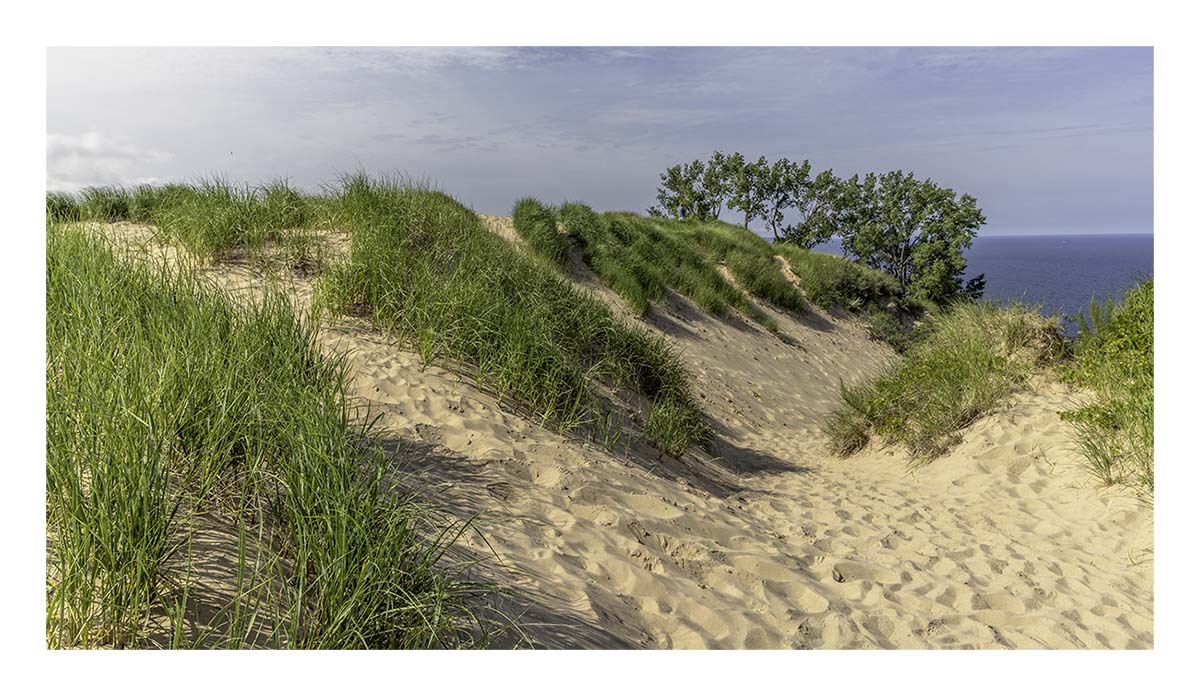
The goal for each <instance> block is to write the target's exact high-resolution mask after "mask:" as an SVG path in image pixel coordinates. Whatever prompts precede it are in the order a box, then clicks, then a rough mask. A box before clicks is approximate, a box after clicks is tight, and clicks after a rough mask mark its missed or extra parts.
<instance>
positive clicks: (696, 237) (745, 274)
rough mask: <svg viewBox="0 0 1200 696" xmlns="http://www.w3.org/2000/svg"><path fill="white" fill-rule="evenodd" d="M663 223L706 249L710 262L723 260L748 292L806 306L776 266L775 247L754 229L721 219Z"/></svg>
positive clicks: (789, 307) (783, 303)
mask: <svg viewBox="0 0 1200 696" xmlns="http://www.w3.org/2000/svg"><path fill="white" fill-rule="evenodd" d="M663 224H666V225H668V226H675V227H681V228H682V229H681V230H680V232H681V233H682V234H684V235H685V236H687V237H688V238H690V239H691V240H692V241H693V242H694V243H696V244H697V245H698V246H699V247H700V248H701V249H703V250H704V251H706V252H707V253H708V256H709V258H710V259H711V260H712V261H714V262H717V263H724V264H725V266H726V267H727V268H728V269H729V272H730V273H732V274H733V277H734V278H737V281H738V283H739V284H740V285H741V286H742V287H743V288H745V289H746V291H747V292H749V293H750V294H751V295H754V296H755V297H758V298H760V299H763V300H765V301H767V302H770V303H771V304H773V305H775V306H776V307H782V308H783V309H787V310H791V311H793V312H804V311H805V310H806V309H807V308H808V305H807V303H806V302H805V301H804V296H803V295H802V294H801V293H800V291H799V290H798V289H797V288H796V286H795V285H794V284H793V283H792V281H790V280H788V278H787V276H785V275H784V274H783V271H782V270H781V269H780V268H779V264H778V262H777V261H776V260H775V251H774V248H773V247H772V246H771V245H770V244H769V243H767V241H766V240H765V239H763V238H761V237H759V236H758V235H756V234H754V233H753V232H751V231H749V230H747V229H745V228H742V227H738V226H736V225H730V224H727V223H724V222H708V223H702V224H691V225H686V224H680V223H671V222H668V221H664V223H663Z"/></svg>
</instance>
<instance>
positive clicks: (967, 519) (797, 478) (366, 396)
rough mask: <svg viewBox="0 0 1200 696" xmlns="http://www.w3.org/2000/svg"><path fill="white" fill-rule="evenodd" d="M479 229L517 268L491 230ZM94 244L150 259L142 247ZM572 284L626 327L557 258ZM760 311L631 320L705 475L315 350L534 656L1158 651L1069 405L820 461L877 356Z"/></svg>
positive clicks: (1148, 531)
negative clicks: (457, 521)
mask: <svg viewBox="0 0 1200 696" xmlns="http://www.w3.org/2000/svg"><path fill="white" fill-rule="evenodd" d="M485 221H486V222H487V223H488V225H489V228H491V229H493V231H496V232H497V233H498V234H500V235H501V236H502V237H504V238H505V239H507V240H508V241H510V242H511V243H515V244H519V243H520V242H519V239H518V237H517V236H516V235H515V234H513V233H512V231H511V222H510V220H508V219H507V218H503V217H495V216H488V217H486V218H485ZM104 233H105V234H107V235H109V236H111V237H116V238H120V239H124V240H126V241H128V240H141V241H142V242H145V243H146V244H145V246H144V248H145V249H146V251H147V253H151V254H155V253H160V252H158V251H156V250H154V249H151V247H154V246H155V245H153V244H150V243H149V242H147V240H148V239H149V238H150V234H151V233H152V230H150V229H149V228H146V227H139V226H136V225H130V224H117V225H111V226H105V230H104ZM343 246H344V245H343ZM331 248H332V249H333V252H332V253H334V254H336V253H337V248H338V245H337V243H336V240H334V242H333V243H332V244H331ZM204 272H205V274H206V275H208V276H209V277H211V278H213V279H214V280H216V281H217V282H219V283H220V284H222V285H223V286H224V287H226V288H228V289H230V290H231V291H232V292H246V293H255V292H257V291H260V290H261V289H262V288H264V287H265V285H266V284H268V283H273V282H282V283H285V284H286V286H287V287H288V288H289V290H290V292H291V293H292V295H293V297H294V298H295V299H296V302H297V304H298V306H301V307H306V306H307V305H308V303H309V300H310V299H311V297H312V292H313V282H314V281H313V279H312V278H311V277H309V276H297V275H292V274H290V273H287V272H283V273H274V274H268V273H263V272H261V270H260V269H258V268H257V267H256V266H254V265H253V264H246V263H230V262H224V263H216V264H212V265H210V266H207V267H205V269H204ZM567 272H568V274H569V275H570V276H571V278H572V279H573V280H574V281H575V282H576V283H577V284H578V285H580V286H581V287H583V288H585V289H586V290H588V291H589V292H592V293H594V294H596V295H597V296H599V297H600V298H601V299H603V300H604V301H605V302H606V303H607V304H608V305H609V306H610V307H613V308H614V309H615V310H617V311H619V312H620V313H621V315H622V316H624V317H625V318H626V319H627V320H629V321H634V320H635V319H634V318H633V316H632V314H631V313H630V312H629V311H628V310H627V309H625V308H624V304H623V302H622V301H621V300H620V298H618V297H616V296H615V295H613V294H612V293H611V291H609V290H608V289H607V288H606V287H604V285H603V284H602V283H600V282H599V281H598V279H596V278H595V277H594V276H593V275H591V272H590V271H589V270H588V269H587V268H586V266H584V265H583V264H582V262H581V261H580V260H579V258H578V252H577V250H571V254H570V258H569V259H568V265H567ZM755 302H756V304H757V305H758V306H759V308H760V309H761V310H762V311H763V312H765V313H767V314H768V315H769V316H771V317H772V318H773V319H775V321H776V322H777V323H778V326H779V331H778V334H772V333H771V332H769V331H767V330H765V329H763V328H761V327H759V326H756V325H753V324H751V323H749V322H747V321H745V320H744V319H742V318H738V317H736V316H734V317H727V318H724V319H718V318H714V317H712V316H710V315H708V314H705V313H704V312H702V311H700V310H699V309H698V308H697V307H695V306H694V305H693V304H692V303H691V302H690V301H689V300H687V299H686V298H683V297H681V296H679V295H676V294H674V293H671V292H668V294H667V297H666V301H665V302H664V303H662V304H661V305H656V306H652V307H651V309H650V311H649V312H648V313H647V315H646V317H645V318H644V322H645V325H647V326H649V327H651V328H652V329H653V330H655V331H658V332H661V333H662V334H663V335H665V336H666V337H667V338H668V339H669V340H670V341H671V342H672V343H673V344H674V345H675V346H676V347H677V349H678V350H679V351H680V354H681V355H682V357H683V358H684V360H685V362H686V363H687V364H688V366H689V368H690V369H691V370H692V373H693V376H694V380H695V387H696V391H697V395H698V397H699V399H700V404H701V407H702V408H703V410H704V411H705V413H706V414H707V415H708V416H709V418H710V419H711V420H712V423H713V425H714V427H715V429H716V432H717V439H716V444H715V449H714V453H713V454H711V455H709V454H702V453H690V454H687V455H685V456H684V457H682V458H681V459H674V458H671V457H668V456H665V455H661V454H659V453H658V452H657V451H656V450H654V449H652V448H650V447H649V446H648V445H645V444H643V443H639V442H638V441H636V439H633V440H629V443H630V444H629V446H630V448H631V449H630V450H629V451H628V452H627V453H626V452H624V451H622V450H621V449H620V448H618V450H617V451H616V452H614V451H610V450H608V449H605V448H603V447H601V446H599V445H597V444H595V443H591V442H587V441H583V440H581V439H579V438H577V437H573V436H570V435H569V434H560V433H556V432H554V431H553V430H550V429H547V428H544V427H542V426H541V425H539V424H538V423H537V422H535V421H533V420H531V419H530V418H527V417H525V416H522V415H521V414H520V413H519V412H517V411H515V410H514V409H512V408H511V407H509V406H508V405H505V404H501V403H500V402H499V401H498V400H497V398H496V397H495V396H494V395H492V394H489V393H487V392H486V391H484V390H480V389H478V388H476V387H475V386H474V385H473V383H472V382H471V381H470V380H469V379H466V378H464V377H463V376H461V375H459V374H458V373H456V372H455V371H453V370H451V369H448V368H447V367H440V366H423V365H422V364H421V360H420V358H419V356H418V355H417V354H416V353H415V352H412V351H409V350H405V349H403V348H398V347H397V346H396V345H395V344H394V342H392V341H390V340H389V339H388V338H387V337H386V336H385V335H383V334H382V333H380V332H378V331H376V330H375V329H373V328H372V327H370V326H369V325H368V324H367V323H366V322H364V321H361V320H354V319H338V320H333V321H328V322H326V324H325V325H324V326H323V328H322V330H321V333H320V340H321V342H322V344H323V345H324V346H325V347H326V348H327V349H329V350H331V351H339V352H345V353H347V355H348V356H349V360H350V364H351V366H352V370H353V372H354V375H355V376H354V379H353V382H352V385H351V388H352V391H353V396H354V398H355V399H356V400H358V402H359V403H361V404H362V405H364V406H367V407H369V409H370V411H371V412H372V413H373V414H375V415H376V416H378V417H379V418H380V424H381V426H382V427H383V429H384V432H386V433H388V434H389V442H390V443H392V444H391V446H392V447H394V449H395V453H396V456H397V458H398V461H399V462H400V463H402V464H404V465H405V466H406V471H405V472H404V475H405V481H406V483H407V484H408V485H414V486H418V487H426V488H427V489H428V490H429V491H430V494H429V497H430V498H431V499H432V500H433V501H435V502H436V503H437V504H438V505H439V506H441V507H443V508H444V509H446V510H447V511H448V512H450V513H451V514H454V515H456V516H458V517H460V518H462V519H467V518H470V517H474V518H475V526H476V528H477V529H478V530H479V532H480V535H466V536H464V537H463V538H462V540H460V542H459V544H458V551H459V552H460V553H461V554H462V556H463V557H464V558H480V559H491V561H490V562H488V563H485V564H482V565H480V566H479V572H480V573H483V574H484V575H485V576H486V577H488V578H489V579H493V580H495V581H497V582H498V583H499V584H500V585H502V586H503V587H505V588H506V589H507V590H508V595H507V597H506V598H505V600H504V601H505V608H506V609H507V610H508V611H509V612H510V613H511V614H513V615H514V616H516V617H518V620H519V623H520V624H521V625H522V627H523V629H524V631H525V632H526V633H527V634H528V636H529V638H530V640H531V641H532V642H533V644H534V645H536V646H542V647H571V648H578V647H611V648H627V647H655V648H874V647H879V648H927V647H951V648H1038V647H1054V648H1083V647H1095V648H1149V647H1153V568H1152V561H1151V554H1152V541H1153V540H1152V536H1153V526H1152V525H1153V520H1152V517H1153V515H1152V511H1151V510H1149V509H1147V508H1145V507H1143V506H1140V505H1139V504H1137V503H1136V502H1134V501H1133V500H1131V499H1127V498H1123V497H1120V496H1117V495H1114V494H1106V493H1104V492H1098V491H1096V490H1095V488H1094V486H1093V485H1091V484H1090V483H1089V482H1088V481H1087V480H1086V478H1085V477H1084V476H1083V475H1082V474H1081V473H1080V471H1079V467H1078V461H1077V457H1076V455H1074V454H1073V452H1072V451H1071V449H1070V433H1069V431H1068V430H1067V428H1066V427H1065V425H1064V424H1063V423H1062V422H1061V420H1060V418H1059V416H1058V412H1059V411H1060V410H1062V409H1065V408H1068V407H1069V406H1070V405H1071V404H1072V403H1073V400H1074V399H1075V398H1076V397H1075V395H1073V394H1072V393H1071V392H1070V391H1068V390H1067V389H1066V388H1065V387H1063V386H1061V385H1057V384H1054V383H1051V382H1049V381H1044V382H1041V383H1038V384H1036V385H1035V388H1034V389H1032V390H1031V391H1029V392H1025V393H1022V394H1019V395H1017V396H1015V397H1014V398H1013V399H1011V403H1010V404H1009V405H1008V406H1007V407H1006V408H1005V409H1003V410H1002V411H1000V412H999V413H996V414H993V415H991V416H988V417H986V418H984V419H982V420H981V421H980V422H978V423H976V424H974V425H972V426H971V427H970V428H968V429H967V431H966V432H965V433H964V436H963V443H962V444H961V445H959V446H958V447H956V448H955V449H954V450H953V451H952V452H951V453H950V454H949V455H948V456H945V457H943V458H940V459H938V460H936V461H934V462H932V463H930V464H928V465H926V466H923V467H921V468H918V469H910V468H909V467H908V466H907V458H906V457H905V456H903V455H902V454H899V453H896V452H893V451H888V450H883V449H879V448H877V447H873V448H870V449H868V450H866V451H864V452H860V453H858V454H856V455H854V456H853V457H851V458H848V459H836V458H834V457H832V456H830V455H829V454H827V449H826V443H825V440H824V436H823V435H822V432H821V421H822V419H823V417H824V416H825V414H827V413H828V412H829V411H830V410H831V409H832V408H833V406H834V404H835V403H836V402H837V399H838V386H839V380H843V381H845V382H846V383H853V382H857V381H860V380H864V379H867V378H870V377H871V376H873V375H875V374H878V373H879V371H881V370H882V369H883V367H884V366H885V365H886V364H887V362H888V361H889V360H890V359H891V358H892V357H893V356H894V354H893V353H892V352H891V350H890V349H889V348H887V347H886V346H884V345H882V344H880V343H878V342H875V341H871V340H869V338H868V337H867V333H866V330H865V328H864V327H863V326H862V325H861V324H860V323H858V322H857V321H856V320H854V319H852V318H848V317H844V316H838V315H835V314H830V313H828V312H825V311H823V310H820V309H817V308H815V307H814V308H813V309H812V310H811V311H808V312H806V313H804V314H803V315H798V314H793V313H790V312H783V311H779V310H777V309H775V308H773V307H770V306H768V305H765V304H762V303H758V302H757V301H755ZM393 439H394V441H393Z"/></svg>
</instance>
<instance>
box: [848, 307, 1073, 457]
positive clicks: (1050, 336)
mask: <svg viewBox="0 0 1200 696" xmlns="http://www.w3.org/2000/svg"><path fill="white" fill-rule="evenodd" d="M1063 351H1064V342H1063V339H1062V336H1061V334H1060V333H1059V330H1058V324H1057V322H1056V320H1054V319H1048V318H1045V317H1042V316H1041V315H1040V314H1039V313H1038V312H1037V310H1036V308H1031V307H1025V306H1022V305H1018V304H1013V305H1007V306H999V305H993V304H972V303H960V304H957V305H954V306H952V307H951V308H949V309H948V310H946V311H945V312H943V313H941V314H939V315H938V316H936V317H933V318H931V319H930V320H929V326H928V334H927V335H926V336H924V337H923V338H922V339H921V340H920V341H919V342H917V343H916V344H915V345H913V346H912V347H911V348H910V349H909V350H908V352H907V353H905V354H904V356H903V357H902V358H900V359H899V360H898V361H897V362H895V363H894V364H893V365H892V367H891V368H889V369H888V370H887V371H886V372H884V374H883V375H881V376H880V377H878V378H876V379H874V380H872V381H870V382H868V383H866V384H861V385H853V386H846V385H842V403H841V405H840V406H839V407H838V408H837V409H836V410H834V412H833V413H832V414H830V416H829V418H828V419H827V421H826V423H825V430H826V434H827V436H828V438H829V443H830V449H831V450H832V451H833V452H834V453H836V454H839V455H842V456H845V455H849V454H852V453H854V452H856V451H858V450H859V449H862V448H863V447H864V446H866V445H867V443H868V442H870V440H871V438H872V437H877V438H879V439H880V440H881V441H882V442H883V443H884V444H896V443H899V444H902V445H904V446H905V447H906V448H907V450H908V452H909V453H910V454H911V455H912V457H913V459H914V461H917V462H921V461H929V460H932V459H934V458H936V457H938V456H940V455H942V454H944V453H945V452H947V451H949V450H950V449H951V448H952V447H954V446H955V445H956V444H958V442H959V441H960V440H961V432H960V431H961V430H962V429H963V428H965V427H967V426H968V425H970V424H971V423H973V422H975V421H976V420H978V419H979V418H981V417H982V416H984V415H986V414H988V413H990V412H992V411H993V410H995V409H996V408H997V407H998V406H999V405H1000V404H1001V403H1002V401H1003V400H1004V399H1005V398H1006V397H1007V396H1009V395H1010V394H1012V393H1013V392H1014V391H1015V390H1017V389H1019V388H1020V387H1022V386H1023V385H1025V384H1026V383H1027V380H1028V378H1029V376H1030V375H1031V373H1032V372H1033V370H1035V369H1037V368H1039V367H1045V366H1047V365H1049V364H1050V363H1052V362H1053V361H1055V360H1057V359H1059V358H1060V357H1061V356H1062V354H1063Z"/></svg>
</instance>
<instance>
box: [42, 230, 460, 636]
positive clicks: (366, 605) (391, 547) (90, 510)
mask: <svg viewBox="0 0 1200 696" xmlns="http://www.w3.org/2000/svg"><path fill="white" fill-rule="evenodd" d="M46 305H47V324H46V334H47V341H46V343H47V360H46V399H47V410H46V425H47V430H46V433H47V437H46V514H47V534H48V537H47V590H46V592H47V595H46V600H47V602H46V606H47V617H46V622H47V623H46V631H47V642H48V645H49V646H50V647H52V648H59V647H169V646H177V647H190V646H208V647H244V646H246V645H249V644H254V645H261V646H270V647H289V648H404V647H416V648H429V647H442V646H457V645H463V644H468V643H469V642H470V641H471V640H472V636H474V635H477V633H476V632H475V618H474V616H473V614H472V613H471V611H470V610H469V609H467V606H468V604H469V601H470V598H471V597H473V596H475V594H476V593H477V592H478V591H479V587H478V586H477V585H474V584H471V583H468V582H465V581H463V580H461V579H460V577H459V576H457V575H455V574H453V573H451V572H449V571H448V570H447V569H445V568H441V567H440V565H439V564H440V562H441V561H440V559H441V556H442V554H443V553H444V551H445V550H446V548H447V546H448V544H449V543H450V542H451V541H452V538H453V531H452V530H448V528H444V527H442V526H440V525H437V524H434V523H431V522H430V519H431V518H430V517H429V515H428V514H427V513H426V512H425V511H424V510H423V509H422V508H421V507H420V506H418V505H417V504H416V503H415V502H414V501H413V500H412V499H411V498H408V497H405V496H402V495H400V494H398V493H396V492H395V491H394V490H393V487H392V486H391V485H389V484H388V483H387V479H386V477H385V473H386V471H387V469H388V468H389V466H390V461H389V458H388V457H387V456H385V455H384V454H383V453H382V451H381V450H380V449H379V448H377V447H375V446H374V445H373V444H372V443H374V442H375V441H376V440H375V435H374V433H373V432H372V431H371V429H370V426H369V425H366V424H365V423H366V422H367V421H365V420H363V419H358V418H356V417H355V415H354V413H353V412H352V409H351V408H350V406H349V404H348V402H347V399H346V396H345V386H346V380H347V371H346V366H345V364H344V362H343V361H342V360H341V359H339V358H331V357H327V356H324V355H323V354H322V353H321V352H320V351H319V349H318V347H317V343H316V337H315V329H314V326H313V325H312V324H309V323H307V322H306V321H305V320H302V319H301V318H299V317H298V316H297V315H296V314H295V313H294V310H293V309H292V307H291V305H290V303H289V302H288V301H287V300H286V298H284V297H283V296H282V295H281V294H276V293H269V294H268V295H267V296H266V297H265V299H263V300H262V301H259V302H249V301H237V300H234V299H232V298H231V297H230V296H229V295H227V294H225V293H224V292H222V291H221V290H219V289H218V288H217V287H216V286H214V285H212V284H210V283H207V282H205V281H203V280H201V279H200V277H199V276H198V275H197V274H196V273H195V272H194V270H192V269H191V268H189V267H187V266H180V265H166V264H138V263H134V262H132V261H128V260H123V259H121V258H119V257H117V256H116V255H114V253H113V251H112V250H111V249H110V247H109V246H108V245H107V244H106V243H105V242H103V241H102V240H100V239H98V238H97V237H94V236H92V235H91V234H89V233H88V231H87V230H85V229H83V228H80V227H78V226H60V225H51V226H48V229H47V285H46ZM214 525H217V526H219V527H220V528H221V529H222V530H224V531H225V532H227V533H226V535H225V537H224V538H228V539H229V541H228V543H226V544H225V545H224V546H220V547H219V548H218V549H216V550H215V551H214V550H213V549H209V550H208V551H207V552H206V555H204V556H203V559H204V560H203V562H197V557H196V556H195V555H194V554H193V548H194V547H198V546H199V545H201V544H202V543H210V544H211V543H213V542H212V541H211V538H210V539H209V541H208V542H204V539H202V537H201V536H197V532H196V530H197V529H202V528H206V527H207V528H212V527H213V526H214ZM221 559H226V560H225V561H221ZM218 562H221V563H224V562H227V563H228V564H230V565H232V566H233V567H232V568H230V569H229V570H228V574H229V575H230V576H231V577H233V578H235V580H231V585H230V587H229V588H227V589H228V591H229V596H228V602H227V603H225V604H224V605H222V606H212V605H210V604H203V602H205V601H209V602H211V601H212V599H211V597H209V599H207V600H205V599H203V598H202V597H201V595H202V594H203V593H201V592H200V590H199V586H198V585H196V584H195V580H196V578H197V577H200V576H203V575H204V574H205V573H206V572H211V569H212V568H213V567H215V566H212V565H210V563H218ZM439 568H441V569H439ZM207 592H208V593H209V594H211V593H212V592H214V590H213V587H212V586H208V588H207ZM218 595H219V593H218ZM214 596H215V595H214ZM197 602H200V604H197ZM205 616H207V618H204V617H205ZM159 620H161V621H165V622H166V623H167V626H168V630H166V631H165V632H164V631H162V630H159V629H160V628H161V626H160V625H159V623H158V621H159ZM193 620H195V621H199V622H200V623H201V624H205V625H206V626H207V628H204V629H203V631H202V632H201V633H200V634H199V635H197V634H196V633H195V632H194V631H193V630H192V628H191V627H190V625H191V622H192V621H193Z"/></svg>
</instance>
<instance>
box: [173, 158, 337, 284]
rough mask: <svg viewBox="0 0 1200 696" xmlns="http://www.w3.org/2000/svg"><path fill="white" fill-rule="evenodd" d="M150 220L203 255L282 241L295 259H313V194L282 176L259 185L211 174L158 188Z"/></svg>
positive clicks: (255, 251) (255, 250)
mask: <svg viewBox="0 0 1200 696" xmlns="http://www.w3.org/2000/svg"><path fill="white" fill-rule="evenodd" d="M159 193H160V198H159V200H158V201H157V203H156V204H155V205H154V207H153V216H152V217H153V221H154V222H155V224H157V225H158V227H159V229H160V230H161V231H162V232H163V233H164V234H165V235H167V236H168V237H170V238H173V239H176V240H178V241H179V242H180V243H181V244H183V245H184V247H186V248H187V249H188V251H190V252H191V253H193V254H195V255H197V256H199V257H201V258H205V259H211V258H220V257H225V256H229V255H231V254H233V253H237V252H241V253H246V254H249V255H255V254H258V253H260V252H261V251H263V249H264V248H265V247H266V245H268V244H278V245H282V246H283V247H284V248H285V251H286V252H287V255H288V257H289V260H290V261H291V262H292V264H293V265H303V264H305V263H307V262H308V261H310V260H311V257H312V254H313V247H314V245H315V238H314V236H313V234H312V232H311V230H309V229H308V226H309V223H310V222H311V220H312V216H311V208H312V203H311V200H312V199H311V198H309V197H306V196H304V195H303V194H301V193H300V192H298V191H296V190H295V189H293V188H292V187H291V186H290V185H288V183H287V182H286V181H282V180H281V181H275V182H272V183H270V184H268V185H266V186H262V187H251V186H248V185H240V184H234V183H232V182H230V181H228V180H225V179H220V178H211V179H205V180H202V181H200V182H199V183H197V184H194V185H173V186H171V187H166V188H164V189H162V190H160V192H159Z"/></svg>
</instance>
